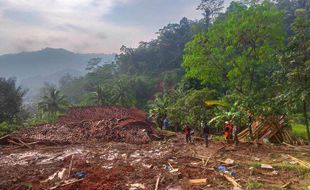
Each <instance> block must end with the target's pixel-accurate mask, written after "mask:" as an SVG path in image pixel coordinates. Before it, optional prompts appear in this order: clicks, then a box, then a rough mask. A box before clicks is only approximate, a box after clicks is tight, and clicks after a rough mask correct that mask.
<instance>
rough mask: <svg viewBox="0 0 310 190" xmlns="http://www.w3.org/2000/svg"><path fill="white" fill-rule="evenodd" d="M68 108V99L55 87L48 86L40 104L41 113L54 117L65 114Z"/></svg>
mask: <svg viewBox="0 0 310 190" xmlns="http://www.w3.org/2000/svg"><path fill="white" fill-rule="evenodd" d="M68 106H69V103H68V101H67V99H66V97H65V96H64V95H63V94H62V93H61V92H60V91H59V90H57V89H56V88H55V87H53V86H47V87H46V88H45V89H44V92H43V96H42V97H41V101H40V102H39V103H38V107H39V109H40V110H41V111H43V112H46V113H49V114H50V115H52V116H55V115H56V114H57V113H63V112H64V111H65V110H66V108H67V107H68Z"/></svg>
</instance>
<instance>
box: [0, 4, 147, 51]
mask: <svg viewBox="0 0 310 190" xmlns="http://www.w3.org/2000/svg"><path fill="white" fill-rule="evenodd" d="M128 2H129V1H128V0H44V1H42V0H6V1H5V2H4V5H2V6H1V7H0V23H1V26H2V27H1V28H0V38H2V39H5V43H2V44H1V45H0V54H3V53H7V52H16V51H28V50H34V49H41V48H44V47H45V46H49V47H62V48H67V49H70V50H73V51H79V52H116V51H118V49H119V47H120V45H121V44H122V43H127V44H129V45H134V44H133V43H132V41H133V40H134V41H136V40H137V41H139V40H138V39H137V36H136V35H137V34H139V33H143V32H144V31H143V30H141V29H138V28H134V27H118V26H116V25H114V24H111V23H109V22H107V21H104V20H103V19H102V18H103V15H105V14H108V13H109V12H110V11H111V9H112V8H113V6H115V5H116V4H125V3H128ZM12 10H14V11H15V12H17V13H19V11H25V10H27V12H31V13H33V14H35V15H36V16H37V17H40V19H39V20H40V21H41V22H40V23H35V24H30V23H28V22H23V21H24V20H23V18H20V17H23V16H27V15H18V14H17V15H14V16H13V17H6V16H5V12H7V11H12ZM146 36H147V35H146ZM139 37H141V38H142V39H143V35H140V36H139ZM147 37H149V36H147ZM126 39H128V40H126Z"/></svg>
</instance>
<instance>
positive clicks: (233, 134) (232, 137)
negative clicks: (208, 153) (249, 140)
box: [147, 114, 238, 147]
mask: <svg viewBox="0 0 310 190" xmlns="http://www.w3.org/2000/svg"><path fill="white" fill-rule="evenodd" d="M154 116H155V115H154V114H152V115H150V116H149V117H148V118H147V121H148V122H149V123H151V124H154V122H153V118H154ZM163 118H164V119H163ZM163 118H161V117H157V123H158V125H159V128H160V129H164V130H169V129H170V122H169V120H168V118H167V117H163ZM200 127H201V129H202V130H203V131H202V133H203V137H204V140H205V146H206V147H208V146H209V134H210V128H211V126H210V125H209V124H208V123H205V122H201V124H200ZM184 134H185V141H186V143H192V135H193V134H194V129H193V128H192V127H191V126H190V124H189V123H186V124H185V125H184ZM224 136H225V139H226V142H227V143H230V142H234V144H235V145H237V144H238V127H237V126H236V125H235V124H234V122H233V120H231V121H225V124H224Z"/></svg>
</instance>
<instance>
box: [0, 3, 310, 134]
mask: <svg viewBox="0 0 310 190" xmlns="http://www.w3.org/2000/svg"><path fill="white" fill-rule="evenodd" d="M223 3H224V1H222V0H220V1H218V0H202V1H201V4H200V5H197V10H199V11H201V12H202V14H203V16H204V18H203V19H201V20H195V21H193V20H189V19H187V18H183V19H181V20H180V22H179V23H176V24H168V25H167V26H165V27H163V28H162V29H159V30H158V32H157V38H156V39H153V40H151V41H149V42H140V43H139V46H138V47H136V48H131V47H126V46H122V47H121V48H120V53H119V54H118V55H117V56H116V61H115V62H114V63H111V64H103V65H102V64H101V63H100V58H94V59H92V60H90V61H89V63H88V66H87V68H85V69H86V70H87V72H88V73H87V74H86V75H85V76H83V77H71V76H69V75H68V76H65V77H63V78H62V79H61V80H60V81H59V87H56V86H53V85H47V86H46V87H45V88H44V89H42V98H41V99H40V101H39V102H38V111H37V112H35V114H32V115H29V113H28V112H29V110H28V111H27V109H26V108H25V107H23V106H22V97H23V95H24V94H25V93H26V92H25V91H23V90H22V89H21V88H20V87H17V86H15V82H14V80H12V79H1V81H0V85H1V86H0V89H7V90H6V93H5V94H1V95H2V96H1V99H0V106H1V107H0V123H2V124H0V128H1V130H2V131H3V132H10V131H12V130H15V129H16V128H18V127H19V126H29V125H33V124H37V123H40V122H50V121H53V120H54V119H55V118H57V116H58V115H59V114H61V113H63V112H64V110H65V109H66V108H67V107H69V106H88V105H118V106H126V107H137V108H140V109H144V110H145V111H147V112H149V113H150V114H152V113H154V114H156V115H157V116H159V117H162V118H163V117H166V116H167V117H168V118H169V120H170V121H171V125H172V126H173V129H174V130H177V129H178V128H179V127H180V126H182V125H183V124H184V123H190V124H191V125H192V126H193V127H195V128H199V126H200V125H199V123H200V122H201V121H209V122H210V124H211V125H212V126H214V127H221V126H222V125H223V122H224V121H225V120H227V119H234V120H235V121H237V123H238V125H239V126H240V127H241V128H244V127H246V126H247V122H248V115H249V114H250V115H252V116H255V117H259V116H272V115H285V116H286V118H287V120H288V121H289V123H290V124H291V127H292V128H293V132H295V133H300V134H301V136H303V138H306V136H307V135H308V138H309V140H310V136H309V121H308V120H309V109H310V61H309V56H310V21H309V15H310V11H309V8H310V2H309V1H308V0H276V1H268V0H267V1H263V2H258V1H235V2H232V3H231V4H230V5H229V7H227V9H226V10H224V4H223ZM193 11H195V10H193ZM1 93H2V92H1ZM2 97H4V98H2ZM27 118H28V119H27ZM305 128H306V129H307V131H306V132H300V130H301V131H305Z"/></svg>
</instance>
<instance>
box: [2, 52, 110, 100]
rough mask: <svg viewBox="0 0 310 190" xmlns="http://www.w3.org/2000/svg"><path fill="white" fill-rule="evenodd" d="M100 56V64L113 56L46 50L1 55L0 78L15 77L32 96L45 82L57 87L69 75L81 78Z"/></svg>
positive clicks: (108, 60) (107, 61)
mask: <svg viewBox="0 0 310 190" xmlns="http://www.w3.org/2000/svg"><path fill="white" fill-rule="evenodd" d="M96 57H100V58H102V64H104V63H111V62H113V61H114V59H115V54H95V53H88V54H82V53H73V52H70V51H68V50H65V49H55V48H45V49H42V50H39V51H33V52H22V53H16V54H5V55H1V56H0V77H5V78H8V77H15V78H16V79H17V83H18V84H19V85H22V87H23V88H26V89H29V91H28V93H27V94H28V95H27V96H29V95H33V94H35V93H36V91H37V90H38V89H39V88H41V87H42V86H43V84H44V83H45V82H48V83H54V84H58V81H59V79H60V78H61V77H63V76H65V75H67V74H69V75H72V76H81V75H83V74H85V73H86V72H85V68H86V66H87V63H88V61H89V60H90V59H92V58H96Z"/></svg>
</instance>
